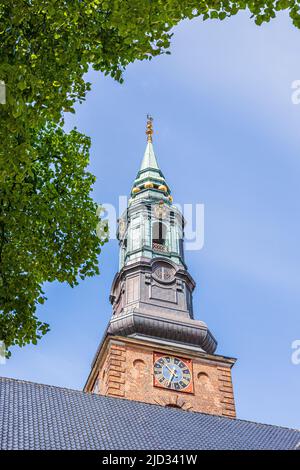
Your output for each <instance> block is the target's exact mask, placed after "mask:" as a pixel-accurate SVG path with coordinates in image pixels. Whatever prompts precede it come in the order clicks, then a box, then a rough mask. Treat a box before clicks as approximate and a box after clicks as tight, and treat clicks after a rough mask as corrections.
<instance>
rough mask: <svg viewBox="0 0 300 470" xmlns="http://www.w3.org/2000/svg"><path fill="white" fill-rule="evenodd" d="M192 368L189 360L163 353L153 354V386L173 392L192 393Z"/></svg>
mask: <svg viewBox="0 0 300 470" xmlns="http://www.w3.org/2000/svg"><path fill="white" fill-rule="evenodd" d="M192 366H193V364H192V361H191V360H190V359H185V358H182V357H179V356H173V355H169V354H165V353H164V354H163V353H154V354H153V385H154V386H155V387H160V388H164V389H165V390H172V391H173V392H183V393H193V392H194V384H193V367H192Z"/></svg>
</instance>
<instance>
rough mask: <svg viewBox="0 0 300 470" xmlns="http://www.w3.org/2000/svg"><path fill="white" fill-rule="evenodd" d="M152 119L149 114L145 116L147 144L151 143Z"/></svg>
mask: <svg viewBox="0 0 300 470" xmlns="http://www.w3.org/2000/svg"><path fill="white" fill-rule="evenodd" d="M152 123H153V117H152V116H150V114H147V127H146V134H147V142H152V134H153V126H152Z"/></svg>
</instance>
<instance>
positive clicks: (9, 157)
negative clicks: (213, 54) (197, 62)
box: [0, 0, 300, 346]
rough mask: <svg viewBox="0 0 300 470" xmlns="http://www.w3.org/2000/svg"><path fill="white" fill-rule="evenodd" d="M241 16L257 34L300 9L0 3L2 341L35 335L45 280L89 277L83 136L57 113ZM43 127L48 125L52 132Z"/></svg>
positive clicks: (102, 0)
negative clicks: (192, 35)
mask: <svg viewBox="0 0 300 470" xmlns="http://www.w3.org/2000/svg"><path fill="white" fill-rule="evenodd" d="M245 9H248V10H249V12H250V15H251V16H252V17H253V18H254V20H255V22H256V23H257V24H258V25H260V24H261V23H263V22H267V21H269V20H270V19H272V18H274V17H275V15H276V12H277V11H279V10H285V9H286V10H289V14H290V17H291V18H292V21H293V23H294V25H295V26H296V27H299V26H300V14H299V3H298V2H297V1H290V0H278V1H270V0H265V1H241V0H239V1H238V0H236V1H232V0H231V1H229V0H222V1H219V0H130V1H125V0H0V45H1V47H0V79H1V80H4V81H5V83H6V97H7V101H6V104H5V105H0V141H1V148H0V198H1V206H0V302H1V303H0V309H1V317H0V339H3V340H4V341H5V342H6V345H7V346H10V345H13V344H18V345H24V344H26V343H28V342H31V341H32V342H36V340H37V339H38V338H39V337H40V336H41V335H42V334H44V333H45V332H46V331H47V329H48V325H46V324H43V323H41V322H39V321H38V319H37V317H36V315H35V312H36V305H37V303H39V302H40V303H42V302H43V301H44V296H43V292H42V285H43V283H44V282H45V281H53V280H59V281H67V282H68V283H69V284H70V285H71V286H73V285H75V284H76V283H77V282H78V281H77V279H78V276H80V277H82V278H84V277H85V276H90V275H93V274H95V273H97V272H98V267H97V255H98V254H99V251H100V246H101V244H102V243H103V242H104V238H105V237H104V238H102V239H97V236H96V233H95V227H96V224H97V223H98V218H97V216H96V215H95V210H96V206H95V203H94V202H93V201H92V199H91V198H90V191H91V186H92V183H93V181H94V177H93V176H92V175H91V174H90V173H88V172H87V171H86V166H87V164H88V149H89V139H88V138H87V137H85V136H83V135H82V134H80V133H78V132H77V131H75V130H74V131H72V132H71V133H70V134H65V133H64V132H63V131H62V129H61V128H60V127H59V126H61V125H63V116H64V113H65V112H74V104H75V103H76V102H82V101H83V100H84V99H85V96H86V93H87V91H88V90H89V89H90V84H89V83H88V82H86V81H85V77H84V74H85V73H86V72H87V71H88V68H89V67H90V66H92V67H93V68H94V69H95V70H99V71H101V72H103V73H105V74H110V75H111V76H112V77H113V78H114V79H116V80H118V81H120V82H122V72H123V70H124V68H125V67H126V66H127V65H128V64H129V63H131V62H133V61H135V60H144V59H151V58H152V57H154V56H157V55H159V54H162V53H169V47H170V41H171V36H172V32H171V30H172V28H173V27H174V26H175V25H176V24H178V23H179V22H180V21H181V20H183V19H185V18H188V19H192V18H195V17H198V16H200V17H202V18H203V20H206V19H214V18H215V19H220V20H223V19H225V18H227V17H229V16H232V15H235V14H236V13H238V12H239V11H240V10H245ZM49 123H52V124H51V125H50V124H49Z"/></svg>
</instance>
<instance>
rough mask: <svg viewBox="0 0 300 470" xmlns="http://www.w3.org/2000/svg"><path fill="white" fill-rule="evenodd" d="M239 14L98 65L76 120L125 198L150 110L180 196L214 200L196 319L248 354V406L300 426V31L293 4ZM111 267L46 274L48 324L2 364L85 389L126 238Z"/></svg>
mask: <svg viewBox="0 0 300 470" xmlns="http://www.w3.org/2000/svg"><path fill="white" fill-rule="evenodd" d="M248 16H249V15H248V14H240V15H238V16H236V17H234V18H232V19H230V20H228V21H225V22H218V21H214V22H204V23H203V22H202V21H200V20H194V21H192V22H188V21H186V22H183V23H182V24H180V25H179V26H178V27H177V28H176V29H175V35H174V37H173V40H172V47H171V52H172V55H171V56H162V57H159V58H156V59H154V60H152V61H151V62H144V63H135V64H133V65H130V66H129V67H128V69H127V71H126V72H125V76H124V78H125V82H124V84H123V85H119V84H118V83H115V82H114V81H113V80H112V79H110V78H109V77H104V76H102V75H100V74H99V73H95V72H91V73H89V74H88V75H89V77H88V78H89V80H90V81H91V82H92V91H91V92H90V94H89V95H88V98H87V101H86V102H85V103H84V104H82V105H81V106H78V107H77V112H76V115H75V116H71V117H68V118H67V125H66V127H67V128H68V129H70V128H71V127H73V126H75V125H76V126H77V127H78V129H79V130H80V131H82V132H84V133H86V134H88V135H90V136H91V137H92V149H91V171H92V172H93V173H94V174H95V175H96V176H97V183H96V185H95V189H94V198H95V199H96V200H97V201H99V202H103V203H110V204H114V205H117V203H118V197H119V195H126V194H128V193H129V191H130V188H131V183H132V181H133V179H134V177H135V175H136V173H137V170H138V167H139V165H140V162H141V159H142V156H143V152H144V148H145V134H144V132H145V115H146V113H148V112H149V113H151V114H152V115H153V116H154V119H155V121H154V128H155V135H154V147H155V151H156V155H157V157H158V160H159V164H160V166H161V168H162V170H163V172H164V174H165V176H166V179H167V181H168V183H169V185H170V187H171V189H172V192H173V196H174V202H179V203H181V204H183V203H193V204H196V203H203V204H204V205H205V244H204V248H203V249H202V250H200V251H192V252H188V253H187V255H186V261H187V264H188V267H189V270H190V272H191V274H192V276H193V277H194V279H195V280H196V282H197V288H196V291H195V295H194V311H195V315H196V318H198V319H202V320H204V321H206V322H207V323H208V325H209V327H210V328H211V330H212V332H213V333H214V335H215V336H216V338H217V339H218V343H219V345H218V350H217V352H218V353H220V354H224V355H227V356H233V357H237V358H238V361H237V363H236V365H235V367H234V370H233V381H234V390H235V398H236V405H237V414H238V417H239V418H241V419H248V420H254V421H259V422H266V423H272V424H278V425H282V426H289V427H296V428H299V426H300V406H299V396H300V365H298V366H296V365H293V364H292V361H291V355H292V349H291V343H292V341H294V340H296V339H300V328H299V325H300V321H299V310H300V252H299V240H300V219H299V210H300V197H299V192H300V189H299V180H300V157H299V148H300V132H299V130H300V105H299V106H296V105H294V104H292V101H291V93H292V90H291V84H292V82H293V81H294V80H297V79H300V31H299V30H296V29H295V28H294V27H293V26H292V25H291V24H290V20H289V19H288V18H287V16H286V15H285V14H281V15H279V17H278V18H277V19H276V20H274V21H272V22H271V23H270V24H266V25H263V26H261V27H258V26H256V25H255V24H254V23H253V22H252V20H250V19H249V18H248ZM100 265H101V275H100V276H99V277H95V278H93V279H90V280H87V281H84V282H82V283H81V284H80V285H79V286H78V287H76V288H75V289H71V288H69V287H68V286H66V285H60V284H58V283H53V284H51V285H47V286H46V293H47V296H48V301H47V302H46V304H45V305H44V306H40V307H39V309H38V314H39V315H40V317H41V318H43V319H45V320H46V321H49V322H50V324H51V332H50V333H49V334H48V335H46V337H45V338H43V339H42V341H41V342H40V343H39V344H38V346H27V347H26V348H24V349H22V350H18V349H14V350H13V356H12V358H11V359H10V360H9V361H8V362H7V363H6V365H4V366H1V365H0V374H1V375H5V376H9V377H16V378H21V379H26V380H32V381H36V382H41V383H47V384H53V385H59V386H65V387H70V388H75V389H81V388H82V387H83V385H84V383H85V379H86V377H87V375H88V373H89V369H90V362H91V360H92V358H93V355H94V353H95V351H96V348H97V346H98V343H99V341H100V339H101V336H102V333H103V331H104V328H105V326H106V324H107V322H108V321H109V318H110V313H111V309H110V304H109V301H108V296H109V292H110V286H111V282H112V279H113V276H114V274H115V272H116V271H117V269H118V246H117V243H116V242H115V241H112V242H110V243H109V244H107V245H106V246H105V247H104V248H103V252H102V254H101V258H100Z"/></svg>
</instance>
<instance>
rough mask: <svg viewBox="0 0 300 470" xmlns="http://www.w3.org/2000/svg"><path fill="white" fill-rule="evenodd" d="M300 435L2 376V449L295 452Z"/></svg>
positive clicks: (288, 431) (0, 420)
mask: <svg viewBox="0 0 300 470" xmlns="http://www.w3.org/2000/svg"><path fill="white" fill-rule="evenodd" d="M299 442H300V431H296V430H292V429H286V428H281V427H277V426H270V425H265V424H257V423H253V422H248V421H241V420H238V419H236V420H232V419H229V418H223V417H218V416H212V415H207V414H202V413H193V412H188V411H182V410H178V409H174V408H164V407H161V406H157V405H149V404H144V403H138V402H134V401H129V400H125V399H120V398H110V397H103V396H99V395H92V394H88V393H85V392H81V391H75V390H68V389H64V388H59V387H53V386H49V385H40V384H36V383H31V382H23V381H20V380H15V379H7V378H0V448H1V449H109V450H113V449H122V450H123V449H124V450H125V449H150V450H159V449H168V450H169V449H197V450H199V449H294V448H295V447H296V446H297V444H298V443H299Z"/></svg>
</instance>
